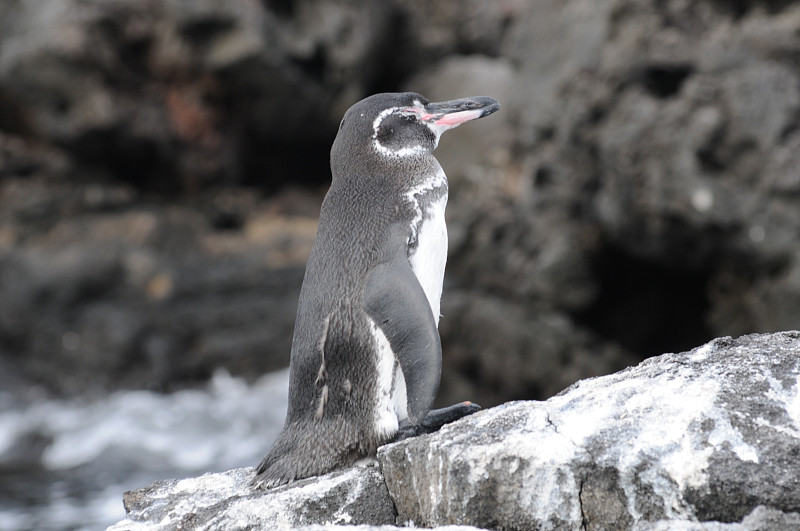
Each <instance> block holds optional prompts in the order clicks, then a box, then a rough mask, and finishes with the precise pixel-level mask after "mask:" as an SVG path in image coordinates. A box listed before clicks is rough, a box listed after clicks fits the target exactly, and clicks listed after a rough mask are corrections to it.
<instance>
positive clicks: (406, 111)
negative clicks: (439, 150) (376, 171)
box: [372, 100, 447, 157]
mask: <svg viewBox="0 0 800 531" xmlns="http://www.w3.org/2000/svg"><path fill="white" fill-rule="evenodd" d="M413 105H414V106H413V107H405V106H404V107H389V108H388V109H384V110H382V111H381V112H380V113H378V116H376V117H375V120H374V121H373V122H372V145H373V147H374V148H375V150H376V151H377V152H378V153H380V154H381V155H384V156H387V157H409V156H413V155H416V154H418V153H424V152H426V151H427V149H426V148H424V147H422V146H413V147H403V148H400V149H391V148H388V147H386V146H384V145H383V144H381V142H380V140H378V130H379V129H380V127H381V124H382V123H383V120H385V119H386V117H387V116H390V115H392V114H395V113H397V114H401V115H405V116H420V115H421V114H422V113H424V112H425V107H424V106H423V105H422V102H420V101H419V100H414V101H413ZM398 111H399V112H398ZM420 123H421V124H423V125H425V126H427V127H428V129H430V130H431V132H432V133H433V134H434V140H433V147H434V149H435V148H436V147H437V146H438V145H439V137H440V136H441V134H442V133H443V132H444V131H446V130H447V128H441V127H438V126H436V125H435V124H431V123H428V122H425V121H420Z"/></svg>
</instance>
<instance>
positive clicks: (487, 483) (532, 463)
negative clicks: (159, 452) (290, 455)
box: [109, 332, 800, 531]
mask: <svg viewBox="0 0 800 531" xmlns="http://www.w3.org/2000/svg"><path fill="white" fill-rule="evenodd" d="M798 456H800V332H782V333H776V334H758V335H755V334H754V335H750V336H744V337H741V338H738V339H731V338H729V337H726V338H720V339H716V340H714V341H711V342H709V343H707V344H705V345H703V346H701V347H698V348H696V349H694V350H692V351H690V352H685V353H682V354H665V355H662V356H659V357H656V358H651V359H649V360H647V361H645V362H643V363H641V364H640V365H638V366H636V367H631V368H629V369H626V370H624V371H621V372H619V373H616V374H612V375H609V376H603V377H598V378H593V379H589V380H583V381H580V382H578V383H576V384H575V385H573V386H571V387H570V388H568V389H566V390H565V391H563V392H562V393H560V394H559V395H557V396H555V397H553V398H551V399H549V400H547V401H545V402H513V403H508V404H504V405H502V406H499V407H496V408H492V409H489V410H485V411H482V412H479V413H477V414H475V415H473V416H471V417H468V418H466V419H463V420H461V421H459V422H456V423H453V424H451V425H448V426H445V427H444V428H443V429H442V430H441V431H440V432H438V433H435V434H432V435H427V436H422V437H418V438H415V439H411V440H406V441H402V442H399V443H394V444H390V445H386V446H384V447H382V448H380V449H379V451H378V456H377V457H378V462H379V464H380V466H377V465H376V464H375V463H371V464H367V465H365V466H361V467H356V468H351V469H348V470H343V471H339V472H335V473H332V474H329V475H326V476H323V477H319V478H313V479H309V480H305V481H301V482H298V483H296V484H293V485H289V486H286V487H282V488H279V489H275V490H273V491H269V492H267V493H262V492H253V491H251V490H250V489H249V488H248V487H247V482H248V480H249V478H250V476H251V474H252V469H239V470H232V471H229V472H225V473H221V474H207V475H204V476H201V477H200V478H193V479H186V480H170V481H163V482H157V483H155V484H153V485H152V486H150V487H147V488H145V489H140V490H137V491H133V492H128V493H126V494H125V507H126V510H127V512H128V519H127V520H124V521H122V522H119V523H117V524H116V525H114V526H112V527H111V528H109V529H110V530H113V531H122V530H134V529H172V528H178V527H180V528H184V529H186V528H196V529H207V530H214V529H297V528H304V526H311V525H315V524H316V525H318V526H317V527H313V528H312V529H338V528H339V526H341V525H358V524H362V525H364V526H366V527H357V528H354V529H393V527H391V524H395V523H400V524H407V525H421V526H425V527H437V526H446V525H451V524H460V525H466V526H475V527H477V528H481V529H520V530H521V529H610V528H617V529H619V528H625V529H638V530H667V529H685V530H695V529H696V530H701V529H703V530H711V529H718V530H730V531H732V530H755V529H800V459H798ZM387 525H388V526H389V527H370V526H387ZM320 526H321V527H320ZM453 529H466V528H464V527H455V528H453Z"/></svg>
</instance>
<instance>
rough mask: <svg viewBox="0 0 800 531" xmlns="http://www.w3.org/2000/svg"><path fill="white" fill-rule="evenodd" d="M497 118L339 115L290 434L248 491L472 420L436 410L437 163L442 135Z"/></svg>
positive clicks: (441, 221) (440, 266) (400, 107)
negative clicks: (454, 422) (436, 152)
mask: <svg viewBox="0 0 800 531" xmlns="http://www.w3.org/2000/svg"><path fill="white" fill-rule="evenodd" d="M499 108H500V104H499V103H498V102H497V101H496V100H494V99H492V98H487V97H472V98H463V99H457V100H452V101H446V102H442V103H431V102H429V101H428V100H427V99H425V98H424V97H423V96H421V95H420V94H416V93H412V92H406V93H383V94H375V95H373V96H370V97H368V98H366V99H364V100H362V101H360V102H358V103H356V104H355V105H353V106H352V107H350V109H349V110H348V111H347V112H346V113H345V115H344V118H343V119H342V121H341V123H340V124H339V131H338V133H337V135H336V139H335V140H334V143H333V148H332V149H331V156H330V160H331V172H332V177H333V180H332V183H331V187H330V189H329V191H328V193H327V195H326V196H325V199H324V201H323V203H322V208H321V211H320V218H319V227H318V229H317V236H316V239H315V241H314V244H313V246H312V249H311V254H310V256H309V259H308V264H307V267H306V272H305V277H304V279H303V285H302V288H301V291H300V300H299V304H298V309H297V319H296V323H295V329H294V336H293V340H292V350H291V363H290V370H289V406H288V411H287V414H286V420H285V423H284V426H283V429H282V431H281V433H280V435H279V436H278V438H277V440H276V441H275V443H274V445H273V447H272V449H271V450H270V451H269V453H268V454H267V455H266V456H265V457H264V459H263V460H262V461H261V464H260V465H259V466H258V468H257V470H256V476H255V478H254V479H253V481H252V484H253V485H254V486H256V487H263V488H268V487H273V486H277V485H281V484H284V483H288V482H291V481H294V480H297V479H302V478H306V477H310V476H315V475H319V474H324V473H326V472H329V471H331V470H334V469H336V468H341V467H344V466H347V465H350V464H352V463H354V462H356V461H357V460H359V459H361V458H364V457H367V456H370V455H374V454H375V451H376V450H377V448H378V446H380V445H382V444H385V443H387V442H390V441H393V440H398V439H400V438H405V437H409V436H413V435H417V434H419V433H425V432H430V431H434V430H436V429H438V428H439V427H441V426H442V425H443V424H445V423H447V422H450V421H452V420H456V419H458V418H460V417H462V416H464V415H467V414H470V413H472V412H474V411H476V410H477V409H479V408H478V406H476V405H475V404H471V403H469V402H463V403H460V404H455V405H454V406H450V407H448V408H444V409H440V410H434V411H431V410H430V408H431V405H432V403H433V400H434V398H435V396H436V392H437V390H438V388H439V380H440V376H441V364H442V359H441V357H442V352H441V344H440V340H439V332H438V323H439V301H440V297H441V294H442V281H443V278H444V268H445V261H446V259H447V228H446V226H445V218H444V210H445V205H446V203H447V177H446V176H445V174H444V171H443V170H442V167H441V166H440V165H439V162H438V161H437V160H436V158H434V156H433V154H432V152H433V150H434V149H435V148H436V146H437V145H438V143H439V137H440V135H441V134H442V133H443V132H444V131H447V130H448V129H452V128H454V127H457V126H458V125H460V124H462V123H464V122H468V121H470V120H475V119H477V118H481V117H484V116H487V115H489V114H492V113H494V112H495V111H497V110H498V109H499Z"/></svg>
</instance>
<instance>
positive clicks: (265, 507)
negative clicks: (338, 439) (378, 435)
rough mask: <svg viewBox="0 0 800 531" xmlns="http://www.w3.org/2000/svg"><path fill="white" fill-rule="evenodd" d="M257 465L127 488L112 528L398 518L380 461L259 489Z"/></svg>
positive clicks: (288, 525)
mask: <svg viewBox="0 0 800 531" xmlns="http://www.w3.org/2000/svg"><path fill="white" fill-rule="evenodd" d="M253 475H254V470H253V469H252V468H241V469H236V470H231V471H228V472H223V473H219V474H206V475H204V476H200V477H199V478H191V479H183V480H170V481H161V482H157V483H154V484H153V485H151V486H150V487H147V488H144V489H140V490H136V491H131V492H126V493H125V499H124V502H125V510H126V511H127V512H128V518H127V520H124V521H122V522H118V523H117V524H115V525H113V526H111V527H110V528H109V530H110V531H125V530H130V531H135V530H139V529H152V530H158V529H165V530H166V529H206V530H208V531H211V530H215V529H218V530H229V529H253V528H258V529H297V528H303V527H304V526H310V525H313V524H326V525H328V526H331V525H334V524H353V525H355V524H364V523H367V524H371V525H373V526H379V525H381V524H392V523H394V508H393V506H392V502H391V499H390V498H389V494H388V492H387V491H386V485H385V484H384V482H383V478H382V476H381V474H380V471H379V470H378V467H377V466H376V464H374V463H373V464H370V465H367V466H363V467H355V468H351V469H347V470H343V471H339V472H334V473H332V474H328V475H327V476H322V477H320V478H315V479H311V480H305V481H299V482H297V483H294V484H292V485H290V486H288V487H283V488H279V489H275V490H273V491H270V492H269V493H268V494H265V493H264V491H262V490H258V489H253V488H252V487H251V486H250V485H249V482H250V480H251V479H252V478H253Z"/></svg>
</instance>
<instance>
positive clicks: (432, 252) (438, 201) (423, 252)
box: [405, 163, 447, 326]
mask: <svg viewBox="0 0 800 531" xmlns="http://www.w3.org/2000/svg"><path fill="white" fill-rule="evenodd" d="M405 200H406V201H407V202H408V203H409V204H410V205H411V208H412V211H413V213H414V216H413V218H412V219H411V222H410V226H409V229H410V230H409V238H408V261H409V263H410V264H411V269H412V271H413V272H414V275H415V276H416V277H417V280H418V281H419V283H420V285H421V286H422V289H423V291H424V292H425V296H426V298H427V299H428V304H429V305H430V307H431V312H432V313H433V318H434V320H435V321H436V324H437V326H438V324H439V310H440V301H441V297H442V284H443V281H444V268H445V264H446V262H447V225H446V224H445V217H444V212H445V207H446V206H447V177H446V176H445V174H444V170H442V168H441V166H439V165H438V163H437V164H436V168H434V171H433V172H431V173H427V174H426V175H425V176H424V178H423V179H421V180H419V181H418V182H417V183H415V184H414V185H413V186H412V187H411V188H410V189H408V191H406V193H405Z"/></svg>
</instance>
